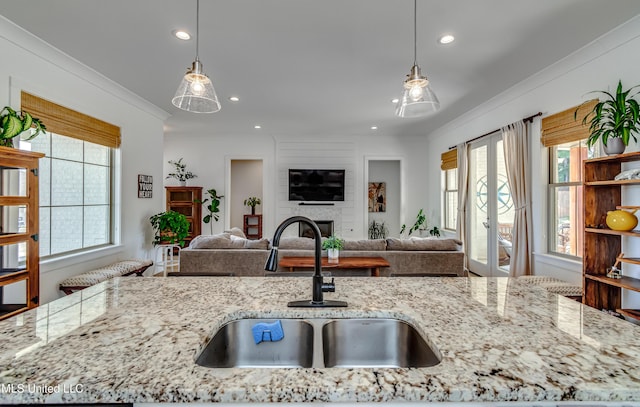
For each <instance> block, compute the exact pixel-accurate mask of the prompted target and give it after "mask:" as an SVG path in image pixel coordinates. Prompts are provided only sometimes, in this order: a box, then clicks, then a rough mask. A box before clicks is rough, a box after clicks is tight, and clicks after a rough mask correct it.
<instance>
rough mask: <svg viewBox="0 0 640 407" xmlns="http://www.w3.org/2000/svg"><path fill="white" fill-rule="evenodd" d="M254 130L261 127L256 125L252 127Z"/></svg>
mask: <svg viewBox="0 0 640 407" xmlns="http://www.w3.org/2000/svg"><path fill="white" fill-rule="evenodd" d="M253 128H254V129H261V128H262V126H260V125H259V124H256V125H255V126H253Z"/></svg>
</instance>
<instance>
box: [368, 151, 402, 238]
mask: <svg viewBox="0 0 640 407" xmlns="http://www.w3.org/2000/svg"><path fill="white" fill-rule="evenodd" d="M368 178H369V180H368V181H369V182H375V183H378V182H384V183H386V184H385V188H386V208H385V209H386V211H385V212H369V222H371V221H372V220H375V221H376V222H384V223H385V226H386V227H387V229H388V234H387V236H388V237H392V236H394V237H398V236H400V209H401V205H402V201H401V200H400V197H401V189H400V185H401V184H400V182H401V179H400V161H399V160H384V161H383V160H370V161H369V177H368Z"/></svg>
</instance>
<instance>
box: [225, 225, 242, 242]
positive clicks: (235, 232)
mask: <svg viewBox="0 0 640 407" xmlns="http://www.w3.org/2000/svg"><path fill="white" fill-rule="evenodd" d="M224 233H228V234H230V235H231V236H238V237H242V238H244V239H246V238H247V236H246V235H245V234H244V232H243V231H242V229H240V228H231V229H229V230H225V231H224Z"/></svg>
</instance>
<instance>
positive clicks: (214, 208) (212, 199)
mask: <svg viewBox="0 0 640 407" xmlns="http://www.w3.org/2000/svg"><path fill="white" fill-rule="evenodd" d="M207 194H209V198H205V199H203V200H202V201H198V202H199V203H201V204H203V205H205V204H206V203H207V202H208V203H209V205H205V208H206V209H207V211H209V213H208V214H207V215H205V216H204V218H202V221H203V222H204V223H210V225H209V226H210V227H211V234H213V222H212V220H215V221H216V222H217V221H218V220H219V219H220V215H219V214H220V200H221V199H222V198H224V195H218V191H216V190H215V189H213V188H211V189H208V190H207Z"/></svg>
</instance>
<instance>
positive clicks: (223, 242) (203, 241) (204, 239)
mask: <svg viewBox="0 0 640 407" xmlns="http://www.w3.org/2000/svg"><path fill="white" fill-rule="evenodd" d="M189 247H190V248H192V249H232V248H233V244H232V243H231V235H230V234H229V233H220V234H218V235H199V236H196V237H195V238H194V239H193V240H192V241H191V243H190V244H189Z"/></svg>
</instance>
